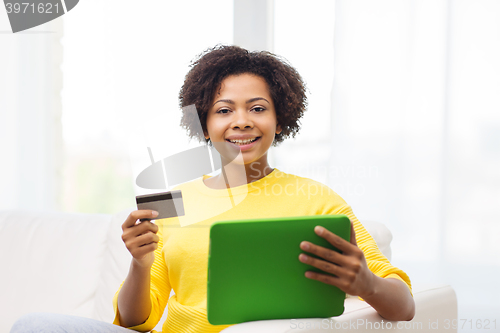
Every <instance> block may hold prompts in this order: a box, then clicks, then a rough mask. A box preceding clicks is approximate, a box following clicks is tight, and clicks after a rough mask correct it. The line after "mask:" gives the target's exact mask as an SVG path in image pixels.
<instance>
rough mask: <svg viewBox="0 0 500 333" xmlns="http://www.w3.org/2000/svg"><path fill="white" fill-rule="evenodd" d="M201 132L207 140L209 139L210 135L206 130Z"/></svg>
mask: <svg viewBox="0 0 500 333" xmlns="http://www.w3.org/2000/svg"><path fill="white" fill-rule="evenodd" d="M203 134H204V135H205V139H207V140H208V139H210V135H208V133H207V132H203Z"/></svg>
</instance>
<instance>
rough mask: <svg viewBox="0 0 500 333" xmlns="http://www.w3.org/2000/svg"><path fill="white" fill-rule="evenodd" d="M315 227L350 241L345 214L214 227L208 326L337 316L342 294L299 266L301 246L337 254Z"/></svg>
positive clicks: (209, 282)
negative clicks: (315, 247) (308, 244)
mask: <svg viewBox="0 0 500 333" xmlns="http://www.w3.org/2000/svg"><path fill="white" fill-rule="evenodd" d="M317 225H320V226H322V227H324V228H326V229H328V230H330V231H331V232H333V233H335V234H337V235H339V236H340V237H342V238H343V239H345V240H347V241H349V239H350V233H351V223H350V221H349V218H348V217H347V216H346V215H314V216H300V217H282V218H281V217H280V218H266V219H254V220H237V221H223V222H216V223H214V224H213V225H212V226H211V228H210V249H209V257H208V284H207V316H208V321H209V322H210V323H211V324H212V325H229V324H238V323H243V322H247V321H254V320H271V319H293V318H326V317H333V316H338V315H341V314H342V313H343V312H344V300H345V293H344V292H343V291H341V290H340V289H339V288H337V287H335V286H332V285H328V284H325V283H323V282H319V281H316V280H312V279H308V278H306V277H305V275H304V273H305V272H306V271H308V270H310V271H317V272H322V271H321V270H319V269H317V268H315V267H312V266H310V265H307V264H304V263H302V262H301V261H299V254H300V253H302V252H304V251H302V250H301V249H300V243H301V242H302V241H309V242H311V243H314V244H317V245H320V246H323V247H326V248H330V249H333V250H335V251H338V250H337V249H335V248H334V247H333V246H332V245H331V244H330V243H329V242H328V241H326V240H325V239H324V238H322V237H320V236H318V235H316V233H315V232H314V227H315V226H317ZM338 252H339V251H338ZM308 255H311V256H313V255H312V254H311V253H308ZM325 274H326V273H325Z"/></svg>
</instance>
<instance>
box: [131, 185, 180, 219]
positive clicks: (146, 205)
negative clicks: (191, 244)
mask: <svg viewBox="0 0 500 333" xmlns="http://www.w3.org/2000/svg"><path fill="white" fill-rule="evenodd" d="M135 200H136V202H137V209H139V210H142V209H151V210H155V211H157V212H158V216H157V217H156V218H155V220H159V219H166V218H169V217H177V216H183V215H184V203H183V201H182V193H181V191H169V192H162V193H155V194H145V195H138V196H136V197H135ZM141 221H142V220H141Z"/></svg>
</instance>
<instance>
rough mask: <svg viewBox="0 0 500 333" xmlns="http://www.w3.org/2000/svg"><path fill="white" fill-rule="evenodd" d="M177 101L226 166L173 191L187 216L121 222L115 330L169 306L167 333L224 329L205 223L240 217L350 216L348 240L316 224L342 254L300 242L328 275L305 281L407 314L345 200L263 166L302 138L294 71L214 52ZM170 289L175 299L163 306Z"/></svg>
mask: <svg viewBox="0 0 500 333" xmlns="http://www.w3.org/2000/svg"><path fill="white" fill-rule="evenodd" d="M179 98H180V106H181V107H186V106H189V105H193V104H194V105H195V106H196V110H197V113H198V114H197V116H198V117H199V119H200V122H201V127H202V132H200V131H199V130H197V128H198V127H197V126H196V122H195V121H194V120H193V117H191V116H190V115H189V114H188V113H185V114H184V117H183V120H182V126H183V127H185V128H186V129H187V130H188V133H189V135H190V136H191V137H195V138H198V139H200V140H205V141H206V142H207V143H208V144H212V145H214V146H215V148H216V149H217V151H218V152H219V153H220V155H221V162H222V166H223V167H222V169H221V173H220V174H219V175H217V176H213V177H208V176H203V177H202V178H200V179H198V180H195V181H192V182H189V183H186V184H182V185H181V186H178V187H177V189H180V190H182V193H183V197H184V201H185V202H184V205H185V211H186V212H190V213H189V215H187V216H186V217H181V218H170V219H165V220H159V221H157V224H154V223H152V222H149V221H146V222H142V223H138V220H140V219H154V217H155V216H156V212H152V211H146V210H138V211H134V212H132V213H131V214H130V215H129V217H128V218H127V220H126V221H125V222H124V224H123V237H122V238H123V241H124V242H125V244H126V246H127V248H128V250H129V251H130V253H131V254H132V256H133V259H132V264H131V268H130V272H129V274H128V276H127V278H126V280H125V281H124V283H123V285H122V287H121V288H120V290H119V291H118V292H117V294H116V295H115V299H114V305H115V312H116V317H115V320H114V323H115V324H117V325H121V326H124V327H130V328H132V329H135V330H139V331H149V330H151V329H152V328H153V327H155V325H156V324H157V322H158V321H159V319H160V318H161V316H162V313H163V310H164V308H165V306H166V305H167V302H168V317H167V320H166V321H165V323H164V325H163V331H164V332H219V331H221V330H222V329H224V328H226V327H227V326H222V325H221V326H213V325H210V324H209V323H208V321H207V318H206V282H207V281H206V272H207V258H208V231H209V226H210V225H211V224H212V223H213V222H215V221H220V220H229V219H238V218H240V219H241V218H259V217H279V216H300V215H318V214H346V215H347V216H349V218H350V220H351V224H352V226H353V227H352V233H351V235H352V237H351V240H350V242H347V241H345V240H343V239H341V238H340V237H338V236H336V235H334V234H332V233H330V232H329V231H327V230H325V229H323V228H321V227H316V228H315V232H316V233H317V234H318V235H319V236H321V237H323V238H325V239H326V240H328V241H329V242H330V243H332V244H333V245H335V247H337V248H339V249H340V250H341V251H342V252H343V253H342V254H339V253H336V252H334V251H330V250H328V249H325V248H322V247H319V246H316V245H314V244H311V243H308V242H302V243H301V245H300V246H301V249H302V250H303V251H305V252H308V253H312V254H315V255H316V256H318V257H320V258H322V259H314V258H313V257H312V256H308V255H306V254H301V255H300V256H299V258H297V260H300V261H302V262H304V263H306V264H309V265H311V266H314V267H317V268H319V269H321V270H323V271H325V274H319V273H314V272H307V273H306V277H307V278H310V279H315V280H318V281H321V282H323V283H327V284H331V285H334V286H337V287H339V288H340V289H341V290H343V291H344V292H346V293H348V294H350V295H355V296H359V297H361V298H363V299H364V300H365V301H366V302H368V303H369V304H370V305H372V306H373V308H374V309H375V310H376V311H377V312H378V313H379V314H380V315H381V316H382V317H384V318H386V319H388V320H411V319H412V318H413V316H414V312H415V304H414V301H413V298H412V295H411V291H410V290H411V289H410V281H409V278H408V276H407V275H406V274H405V273H404V272H402V271H401V270H399V269H397V268H395V267H393V266H392V265H391V264H390V263H389V261H388V260H387V259H386V258H385V257H384V256H383V255H382V254H381V253H380V251H379V250H378V248H377V246H376V244H375V242H374V241H373V239H372V238H371V236H370V235H369V234H368V233H367V232H366V230H365V229H364V228H363V226H362V225H361V224H360V223H359V221H358V220H357V218H356V217H355V216H354V214H353V213H352V210H351V208H350V207H349V206H348V205H347V204H346V203H345V201H344V200H343V199H342V198H340V197H339V196H338V195H337V194H336V193H335V192H333V191H332V190H331V189H329V188H328V187H327V186H325V185H323V184H320V183H318V182H315V181H312V180H310V179H307V178H302V177H297V176H294V175H290V174H286V173H283V172H281V171H279V170H277V169H273V168H272V167H271V166H270V165H269V163H268V159H267V154H268V150H269V148H270V147H271V145H277V144H279V143H280V142H282V141H283V140H284V139H286V138H288V137H293V136H295V134H296V133H297V132H298V130H299V119H300V118H301V117H302V115H303V112H304V111H305V108H306V105H307V103H306V95H305V87H304V84H303V81H302V79H301V77H300V75H299V74H298V73H297V71H296V70H295V69H294V68H293V67H291V66H290V65H289V64H287V63H286V61H284V60H282V59H279V58H278V57H276V56H275V55H273V54H271V53H268V52H252V53H249V52H248V51H246V50H244V49H242V48H239V47H236V46H216V47H215V48H213V49H211V50H208V51H207V52H205V54H202V55H201V56H200V57H199V58H198V59H197V60H196V61H195V62H194V64H193V65H192V69H191V70H190V72H189V73H188V74H187V75H186V79H185V82H184V85H183V87H182V89H181V92H180V95H179ZM304 189H307V191H305V190H304ZM278 190H279V192H278ZM313 190H314V191H313ZM228 203H230V204H228ZM304 203H306V204H304ZM158 225H159V226H160V227H158ZM180 226H183V227H180ZM358 244H359V245H358ZM270 274H272V272H270ZM172 288H173V289H174V290H175V293H176V295H174V296H173V297H172V298H171V299H170V300H169V299H168V297H169V295H170V291H171V289H172Z"/></svg>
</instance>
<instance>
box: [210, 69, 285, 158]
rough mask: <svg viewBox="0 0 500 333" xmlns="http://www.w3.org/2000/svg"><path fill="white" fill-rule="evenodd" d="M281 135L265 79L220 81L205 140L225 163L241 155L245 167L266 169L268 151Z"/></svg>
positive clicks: (237, 77) (239, 77)
mask: <svg viewBox="0 0 500 333" xmlns="http://www.w3.org/2000/svg"><path fill="white" fill-rule="evenodd" d="M280 132H281V127H280V126H279V125H278V123H277V119H276V111H275V109H274V104H273V100H272V98H271V95H270V93H269V88H268V85H267V82H266V81H265V80H264V78H262V77H260V76H256V75H253V74H249V73H244V74H240V75H231V76H228V77H227V78H225V79H224V80H223V81H222V83H221V86H220V89H219V91H218V93H217V94H216V95H215V97H214V100H213V103H212V105H211V107H210V109H209V110H208V114H207V133H205V138H206V139H208V138H210V140H211V141H212V143H213V145H214V146H215V148H216V149H217V150H218V151H219V153H220V154H221V156H222V158H223V159H225V160H226V162H230V161H232V160H233V159H234V156H235V155H236V154H237V153H238V152H239V151H241V153H242V156H243V162H244V164H245V165H246V164H250V163H252V162H260V163H259V164H260V167H265V166H267V151H268V150H269V147H271V144H272V143H273V141H274V136H275V134H279V133H280ZM235 152H236V154H235Z"/></svg>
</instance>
